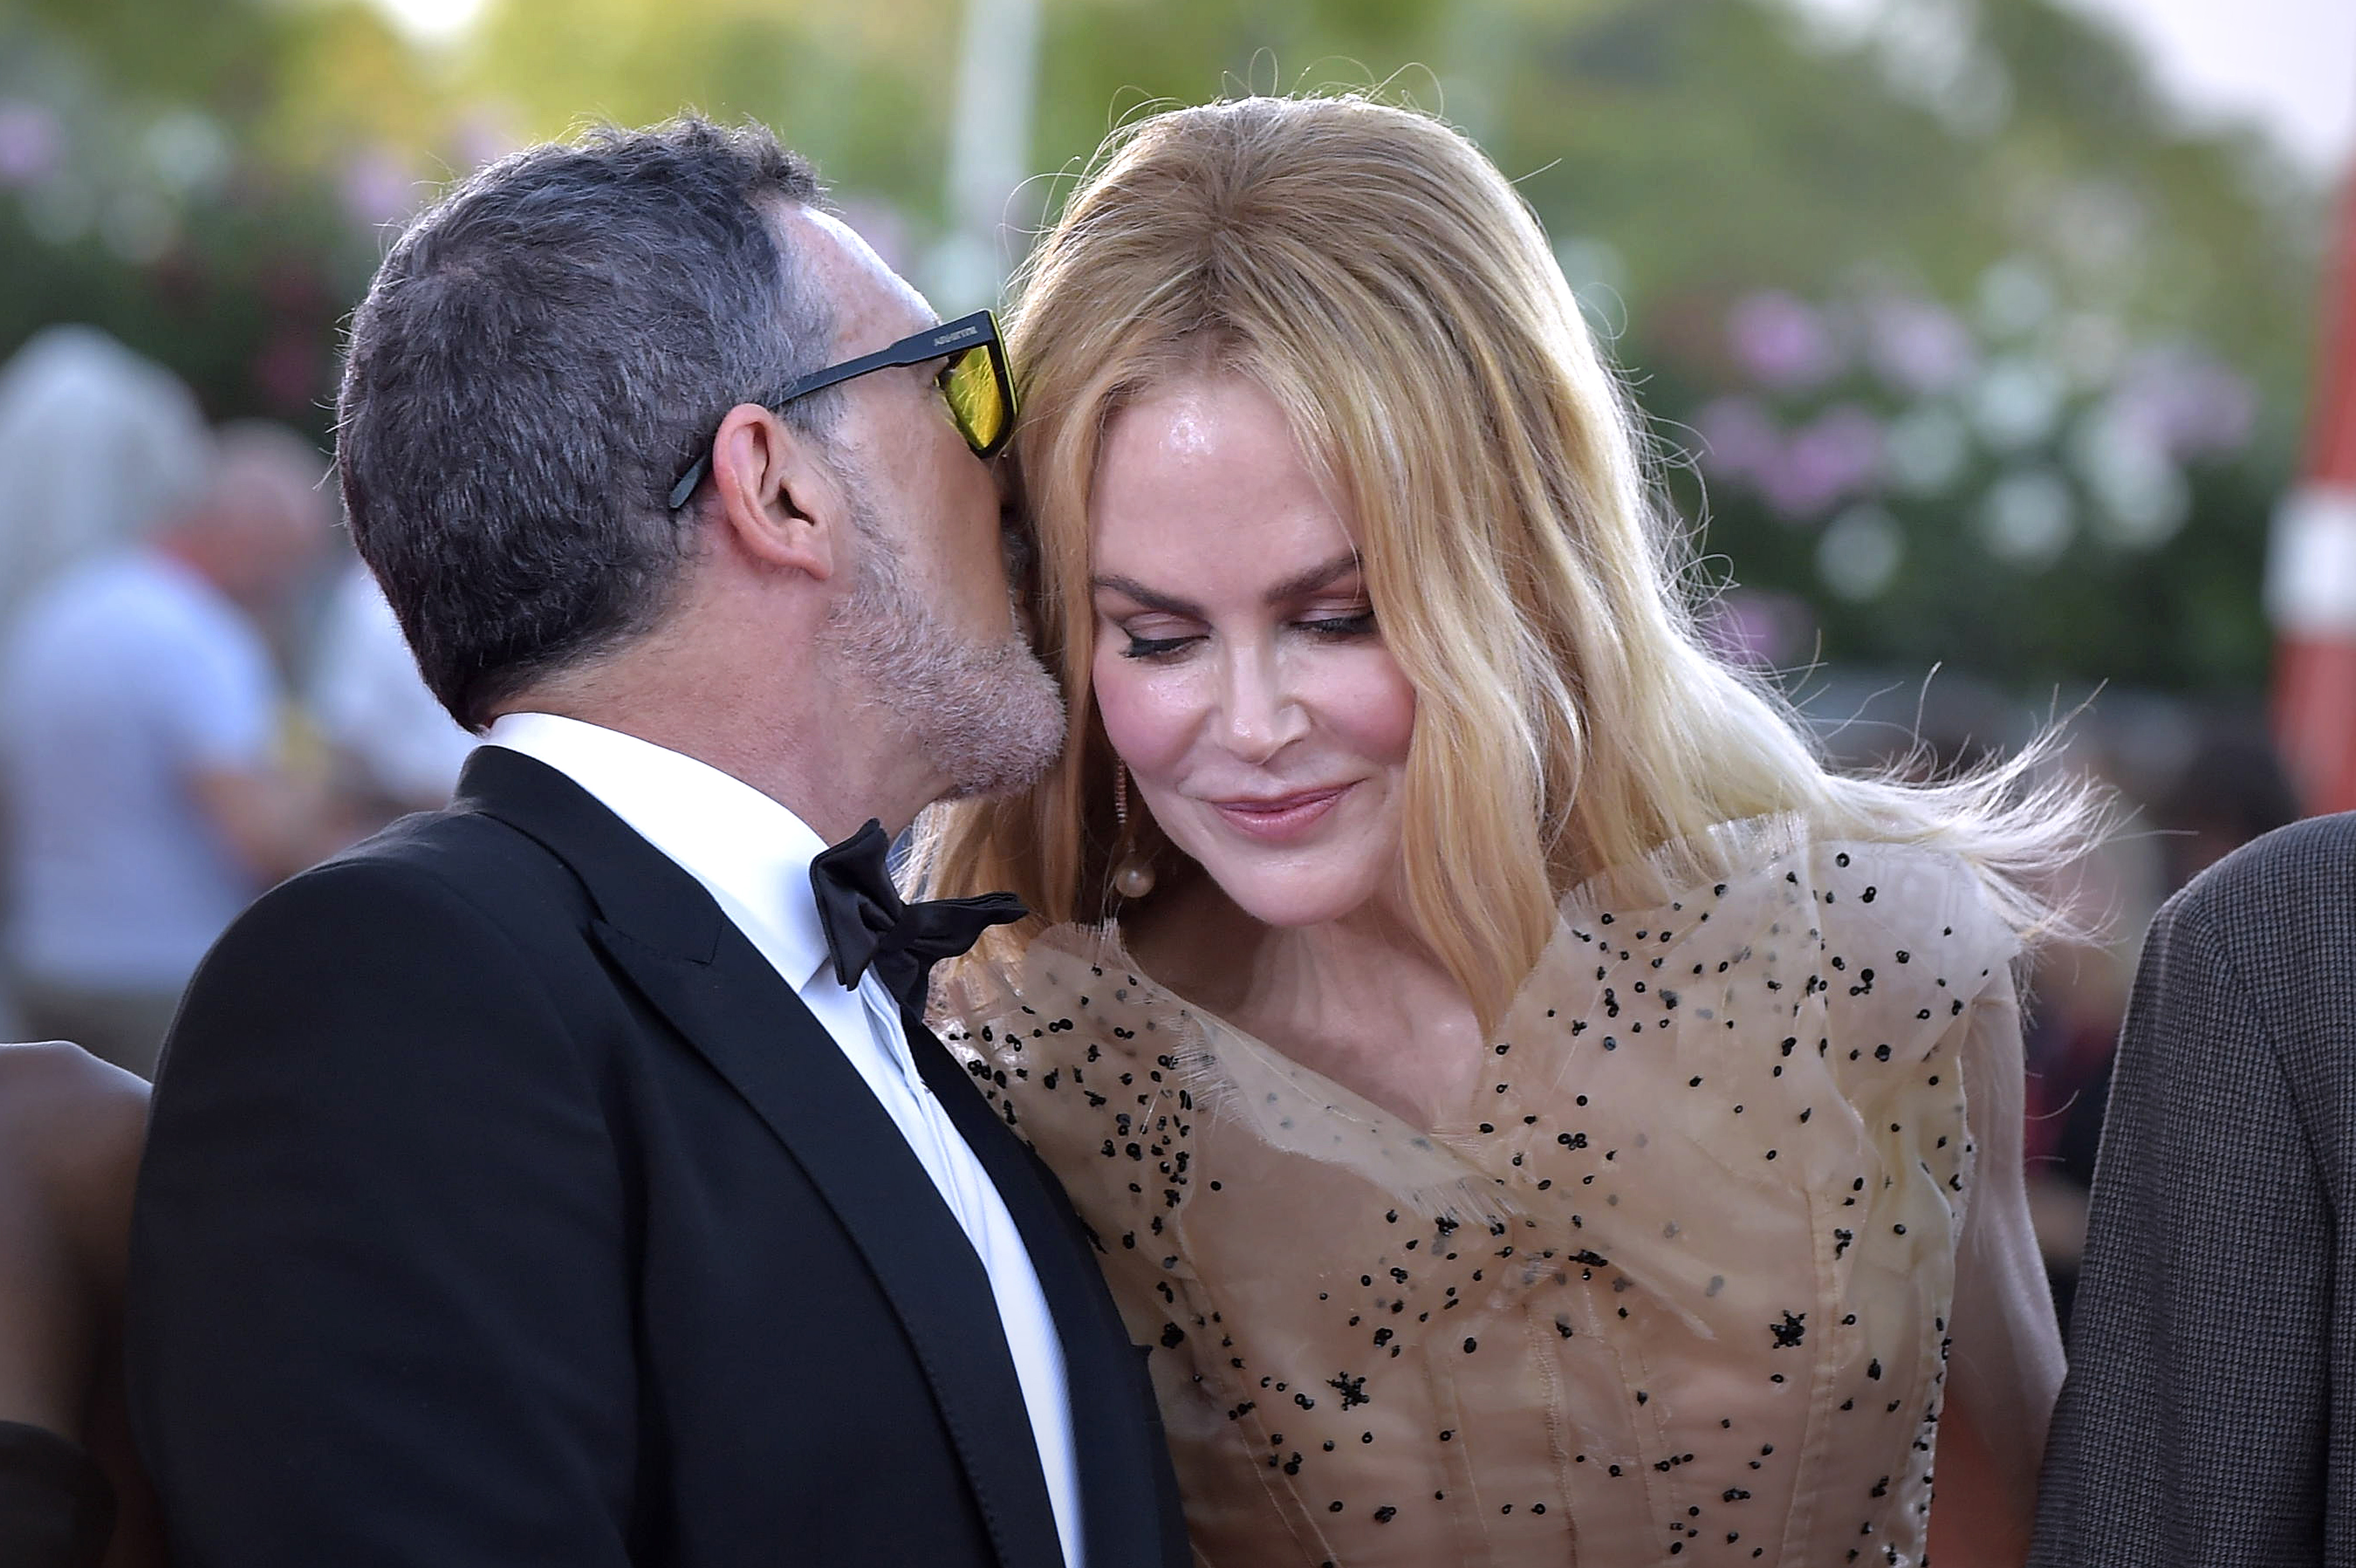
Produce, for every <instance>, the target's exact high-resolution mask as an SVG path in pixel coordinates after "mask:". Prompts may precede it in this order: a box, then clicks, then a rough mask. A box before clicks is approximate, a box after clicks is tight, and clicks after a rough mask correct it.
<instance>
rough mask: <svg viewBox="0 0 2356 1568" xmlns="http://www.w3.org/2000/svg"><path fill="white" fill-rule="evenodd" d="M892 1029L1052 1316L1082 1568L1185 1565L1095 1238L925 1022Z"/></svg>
mask: <svg viewBox="0 0 2356 1568" xmlns="http://www.w3.org/2000/svg"><path fill="white" fill-rule="evenodd" d="M902 1022H903V1024H904V1025H905V1028H906V1029H907V1034H908V1046H909V1049H910V1051H913V1052H914V1053H915V1056H916V1066H917V1068H918V1070H919V1071H921V1072H923V1073H924V1075H925V1081H926V1083H929V1084H930V1085H932V1090H933V1096H934V1098H936V1099H937V1100H938V1101H940V1103H941V1104H942V1106H943V1107H944V1108H945V1109H946V1110H948V1114H949V1117H950V1119H951V1120H952V1121H953V1122H955V1123H956V1124H957V1128H958V1132H959V1133H960V1134H962V1135H963V1136H964V1138H965V1141H966V1145H967V1147H969V1148H971V1149H972V1150H973V1152H974V1155H975V1157H977V1158H979V1159H980V1161H981V1164H982V1168H983V1169H984V1170H986V1171H988V1172H989V1173H990V1179H991V1183H992V1184H993V1185H994V1186H996V1187H997V1189H998V1191H999V1195H1000V1196H1001V1198H1003V1199H1004V1200H1006V1208H1007V1211H1008V1212H1009V1213H1010V1214H1012V1216H1013V1218H1014V1223H1015V1225H1016V1226H1017V1227H1018V1228H1019V1229H1020V1230H1021V1231H1022V1232H1023V1243H1024V1245H1025V1247H1026V1248H1027V1249H1028V1251H1029V1252H1030V1254H1031V1264H1032V1266H1033V1268H1034V1269H1035V1270H1036V1271H1037V1272H1038V1275H1039V1285H1040V1288H1041V1290H1042V1291H1043V1292H1044V1295H1045V1296H1046V1297H1047V1306H1048V1308H1049V1310H1050V1311H1051V1312H1053V1313H1054V1314H1055V1328H1056V1330H1057V1332H1058V1334H1059V1335H1060V1336H1061V1338H1062V1340H1063V1346H1064V1375H1065V1381H1066V1385H1067V1386H1068V1387H1069V1389H1070V1391H1071V1406H1072V1445H1073V1450H1074V1452H1075V1453H1076V1455H1077V1456H1078V1461H1079V1473H1080V1474H1079V1480H1080V1495H1081V1497H1082V1498H1083V1499H1085V1501H1084V1503H1083V1506H1082V1509H1081V1519H1080V1529H1081V1537H1082V1540H1083V1541H1085V1542H1086V1544H1087V1561H1088V1563H1089V1564H1090V1568H1097V1565H1099V1564H1115V1563H1120V1564H1129V1563H1167V1564H1171V1565H1173V1568H1175V1565H1177V1564H1180V1563H1186V1562H1189V1561H1191V1553H1190V1552H1189V1550H1188V1548H1187V1545H1186V1537H1185V1525H1184V1520H1183V1517H1182V1515H1181V1514H1180V1512H1179V1507H1178V1489H1177V1478H1176V1477H1175V1476H1174V1474H1173V1472H1172V1470H1171V1466H1170V1455H1169V1449H1168V1446H1167V1445H1166V1444H1165V1443H1164V1442H1163V1440H1162V1424H1161V1417H1160V1414H1159V1413H1158V1411H1157V1410H1156V1407H1155V1404H1154V1396H1153V1391H1152V1387H1151V1383H1150V1381H1148V1380H1147V1378H1146V1377H1145V1374H1144V1365H1143V1359H1142V1357H1141V1355H1140V1354H1139V1352H1138V1349H1137V1348H1136V1347H1135V1346H1133V1345H1132V1344H1131V1343H1130V1338H1129V1329H1128V1327H1127V1325H1126V1324H1124V1323H1123V1322H1122V1321H1121V1317H1120V1312H1119V1308H1117V1307H1114V1305H1113V1301H1112V1294H1111V1292H1110V1291H1109V1290H1108V1289H1107V1288H1106V1286H1105V1283H1104V1275H1103V1274H1102V1273H1101V1272H1100V1271H1099V1268H1098V1264H1097V1261H1096V1257H1095V1253H1096V1243H1095V1242H1094V1240H1093V1239H1092V1238H1090V1237H1089V1236H1088V1234H1087V1232H1086V1231H1085V1230H1084V1229H1083V1228H1082V1227H1081V1225H1080V1224H1079V1222H1078V1220H1077V1218H1076V1216H1075V1215H1074V1214H1073V1212H1072V1210H1071V1205H1070V1203H1069V1201H1068V1200H1066V1198H1065V1197H1064V1196H1063V1193H1062V1191H1061V1190H1060V1189H1057V1188H1056V1187H1055V1179H1054V1177H1052V1176H1051V1175H1049V1174H1048V1173H1047V1171H1046V1169H1045V1168H1044V1166H1042V1165H1040V1164H1039V1163H1038V1160H1037V1157H1035V1156H1033V1154H1032V1152H1031V1151H1030V1149H1029V1148H1027V1147H1025V1146H1024V1145H1023V1140H1022V1139H1020V1138H1019V1137H1017V1136H1015V1135H1014V1133H1013V1132H1012V1130H1011V1129H1010V1128H1009V1127H1007V1126H1006V1125H1003V1124H1001V1122H1000V1121H999V1119H998V1118H997V1116H996V1115H993V1114H992V1113H991V1108H990V1104H989V1102H987V1101H986V1100H984V1099H983V1098H982V1097H981V1095H980V1093H977V1092H976V1090H975V1088H974V1085H973V1083H972V1080H971V1079H970V1078H969V1076H968V1075H967V1073H966V1072H963V1071H961V1070H960V1069H959V1067H958V1063H957V1061H956V1060H955V1059H954V1058H952V1057H951V1056H950V1055H949V1053H948V1050H947V1049H946V1048H944V1047H943V1046H942V1045H941V1043H940V1042H939V1041H938V1040H936V1039H935V1038H934V1037H933V1034H932V1032H931V1031H930V1030H929V1029H926V1027H925V1022H924V1020H923V1019H921V1018H918V1017H917V1016H916V1014H914V1013H905V1014H904V1015H903V1016H902Z"/></svg>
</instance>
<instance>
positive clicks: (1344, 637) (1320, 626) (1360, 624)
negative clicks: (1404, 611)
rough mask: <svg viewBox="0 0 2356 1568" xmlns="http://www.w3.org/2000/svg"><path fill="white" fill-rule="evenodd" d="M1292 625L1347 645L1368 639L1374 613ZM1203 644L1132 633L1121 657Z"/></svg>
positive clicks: (1164, 652)
mask: <svg viewBox="0 0 2356 1568" xmlns="http://www.w3.org/2000/svg"><path fill="white" fill-rule="evenodd" d="M1293 625H1294V627H1295V628H1296V629H1297V630H1300V631H1303V632H1307V633H1310V634H1311V635H1314V636H1320V637H1330V638H1332V639H1333V641H1335V642H1346V641H1348V640H1350V639H1352V638H1355V637H1363V636H1365V635H1368V634H1369V633H1371V632H1373V631H1374V629H1375V613H1374V612H1373V611H1372V610H1366V611H1362V612H1360V613H1357V614H1355V615H1328V616H1325V617H1323V618H1322V619H1319V620H1315V621H1295V622H1294V623H1293ZM1200 641H1202V638H1201V636H1200V635H1195V636H1188V637H1141V636H1138V635H1135V634H1133V633H1132V634H1131V635H1130V639H1129V646H1127V647H1125V648H1123V649H1121V650H1120V656H1121V657H1123V658H1126V659H1160V658H1167V657H1169V656H1171V655H1172V654H1174V653H1176V652H1178V651H1179V650H1180V649H1181V648H1183V647H1185V646H1186V645H1188V644H1189V643H1197V642H1200Z"/></svg>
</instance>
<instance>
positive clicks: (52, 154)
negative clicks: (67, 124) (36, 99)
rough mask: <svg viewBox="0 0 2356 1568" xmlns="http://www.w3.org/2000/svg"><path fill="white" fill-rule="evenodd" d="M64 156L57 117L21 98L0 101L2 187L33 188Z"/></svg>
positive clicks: (62, 136) (0, 173)
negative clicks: (30, 186) (28, 186)
mask: <svg viewBox="0 0 2356 1568" xmlns="http://www.w3.org/2000/svg"><path fill="white" fill-rule="evenodd" d="M64 156H65V133H64V132H63V130H62V129H60V128H59V124H58V117H57V116H56V115H54V114H52V113H50V112H48V110H46V109H44V108H42V107H41V106H40V105H39V104H37V103H27V102H26V101H24V100H23V99H21V98H11V99H0V186H27V185H32V184H34V183H36V182H37V181H38V180H40V179H42V178H43V177H44V176H47V175H48V174H49V172H50V171H51V170H53V169H55V168H56V167H57V166H58V164H59V160H60V159H62V158H63V157H64Z"/></svg>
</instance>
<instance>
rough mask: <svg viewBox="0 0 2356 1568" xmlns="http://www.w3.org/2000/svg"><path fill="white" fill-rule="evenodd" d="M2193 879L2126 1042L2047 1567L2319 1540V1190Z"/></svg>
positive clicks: (2063, 1411) (2268, 1012) (2323, 1329)
mask: <svg viewBox="0 0 2356 1568" xmlns="http://www.w3.org/2000/svg"><path fill="white" fill-rule="evenodd" d="M2202 891H2203V890H2201V888H2200V887H2199V886H2198V885H2196V887H2195V888H2194V889H2192V890H2189V892H2190V894H2192V895H2194V896H2191V897H2179V899H2178V900H2177V901H2175V902H2173V903H2171V904H2170V905H2169V907H2168V908H2167V909H2165V910H2163V911H2162V912H2161V913H2160V916H2159V919H2158V921H2157V922H2156V923H2154V925H2153V927H2152V931H2151V935H2150V937H2149V939H2148V941H2147V944H2146V947H2145V950H2144V957H2143V963H2142V966H2141V968H2140V970H2139V972H2138V974H2137V976H2136V989H2135V998H2134V1002H2133V1004H2132V1006H2131V1008H2130V1009H2129V1011H2128V1015H2127V1020H2126V1029H2125V1031H2124V1033H2123V1034H2122V1037H2121V1039H2120V1042H2119V1053H2118V1060H2117V1065H2116V1068H2115V1082H2114V1084H2113V1088H2112V1091H2111V1102H2110V1110H2109V1115H2108V1119H2107V1121H2106V1123H2105V1125H2104V1131H2103V1145H2102V1152H2101V1156H2100V1158H2099V1160H2098V1162H2097V1166H2096V1171H2095V1179H2094V1211H2093V1224H2092V1232H2091V1234H2090V1236H2089V1239H2088V1242H2087V1249H2086V1260H2085V1265H2084V1270H2083V1274H2082V1275H2081V1276H2080V1285H2079V1290H2078V1296H2077V1305H2076V1309H2075V1315H2074V1320H2073V1322H2072V1325H2071V1334H2070V1373H2069V1378H2068V1381H2067V1382H2066V1383H2065V1384H2064V1386H2063V1390H2062V1393H2061V1404H2060V1407H2059V1408H2058V1409H2057V1410H2056V1412H2055V1414H2054V1422H2053V1430H2052V1436H2051V1443H2050V1445H2049V1447H2048V1449H2047V1453H2046V1462H2045V1471H2044V1477H2043V1481H2042V1484H2041V1486H2040V1496H2039V1508H2038V1531H2037V1543H2036V1547H2035V1550H2034V1552H2032V1554H2031V1557H2030V1562H2031V1563H2033V1564H2036V1565H2038V1568H2092V1565H2095V1564H2105V1565H2107V1564H2118V1565H2119V1568H2129V1565H2133V1568H2166V1565H2168V1564H2175V1563H2183V1564H2192V1563H2200V1564H2203V1565H2204V1568H2241V1565H2245V1564H2246V1565H2252V1568H2254V1565H2257V1564H2265V1565H2269V1568H2272V1565H2276V1564H2282V1565H2287V1564H2294V1563H2296V1564H2310V1563H2322V1562H2324V1561H2326V1555H2325V1553H2326V1547H2325V1541H2324V1533H2325V1529H2324V1504H2325V1485H2326V1483H2325V1472H2326V1463H2325V1452H2326V1445H2327V1442H2328V1418H2329V1403H2328V1402H2329V1385H2330V1334H2329V1330H2330V1321H2331V1273H2332V1259H2333V1249H2332V1245H2331V1219H2330V1213H2329V1200H2328V1194H2327V1189H2326V1186H2325V1183H2324V1179H2323V1176H2322V1173H2321V1170H2320V1168H2319V1162H2318V1161H2317V1158H2316V1157H2315V1152H2314V1148H2313V1145H2312V1142H2311V1139H2310V1136H2309V1132H2308V1127H2307V1126H2306V1125H2305V1124H2304V1121H2303V1118H2302V1115H2301V1109H2300V1105H2299V1102H2298V1097H2297V1094H2296V1093H2295V1092H2294V1087H2293V1080H2292V1079H2291V1077H2290V1076H2289V1075H2288V1073H2287V1072H2286V1069H2285V1064H2284V1061H2283V1059H2282V1056H2281V1053H2280V1051H2279V1043H2280V1042H2278V1041H2277V1040H2276V1039H2275V1038H2274V1037H2273V1031H2272V1029H2270V1028H2269V1024H2268V1019H2269V1017H2270V1016H2279V1015H2278V1014H2277V1013H2276V1009H2275V1008H2270V1007H2268V1006H2267V1002H2268V1000H2269V998H2267V997H2264V996H2262V995H2257V994H2254V987H2252V986H2251V985H2250V984H2249V983H2248V981H2247V978H2246V976H2245V973H2244V970H2243V969H2242V968H2240V967H2238V966H2237V965H2236V962H2235V956H2234V954H2235V948H2234V944H2233V942H2232V941H2231V940H2230V935H2231V933H2232V931H2233V927H2232V925H2231V923H2226V922H2220V921H2218V920H2216V919H2214V918H2212V916H2213V913H2214V912H2213V911H2212V909H2211V907H2210V904H2209V902H2208V901H2205V900H2203V899H2201V897H2199V896H2198V895H2199V894H2200V893H2201V892H2202ZM2276 1000H2277V1001H2278V1000H2279V998H2276Z"/></svg>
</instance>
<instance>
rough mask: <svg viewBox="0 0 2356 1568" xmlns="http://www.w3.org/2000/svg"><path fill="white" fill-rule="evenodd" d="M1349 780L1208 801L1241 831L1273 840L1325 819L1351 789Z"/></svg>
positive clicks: (1291, 835)
mask: <svg viewBox="0 0 2356 1568" xmlns="http://www.w3.org/2000/svg"><path fill="white" fill-rule="evenodd" d="M1351 787H1352V786H1350V785H1349V784H1336V785H1334V786H1333V788H1331V789H1313V790H1301V791H1299V792H1297V793H1295V794H1292V795H1274V796H1270V797H1268V798H1265V799H1260V798H1252V799H1237V800H1215V801H1211V802H1209V803H1208V805H1210V807H1211V809H1212V810H1214V811H1215V812H1217V813H1218V814H1219V818H1220V820H1221V821H1223V822H1225V823H1226V824H1227V826H1229V827H1233V828H1235V829H1236V830H1237V832H1239V833H1245V834H1248V835H1249V836H1250V837H1254V838H1258V839H1261V840H1264V841H1266V842H1269V843H1282V842H1284V841H1285V840H1288V839H1292V838H1298V837H1301V835H1302V834H1304V833H1307V832H1308V831H1309V830H1310V829H1311V828H1312V827H1315V826H1316V825H1317V824H1318V823H1319V822H1321V821H1323V819H1324V817H1325V816H1326V814H1327V813H1328V812H1331V811H1332V810H1333V806H1334V803H1335V802H1337V801H1339V800H1340V799H1341V798H1342V797H1343V795H1346V794H1348V793H1349V791H1350V789H1351Z"/></svg>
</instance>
